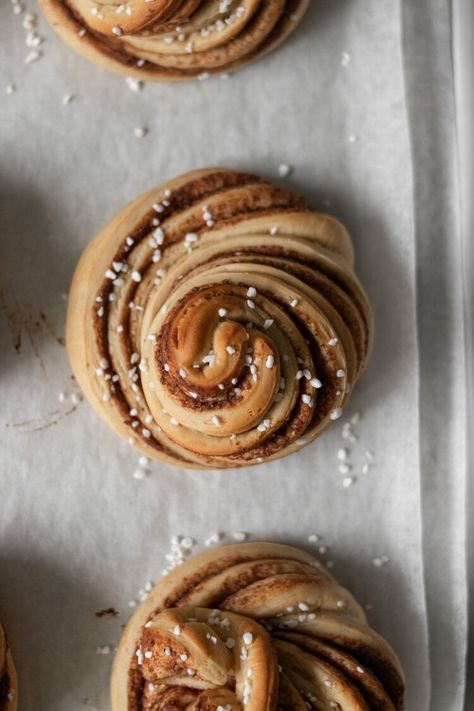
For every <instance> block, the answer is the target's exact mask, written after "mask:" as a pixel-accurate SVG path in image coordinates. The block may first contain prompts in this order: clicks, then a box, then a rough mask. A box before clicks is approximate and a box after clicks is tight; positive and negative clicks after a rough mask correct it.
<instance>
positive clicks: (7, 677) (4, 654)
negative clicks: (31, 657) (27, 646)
mask: <svg viewBox="0 0 474 711" xmlns="http://www.w3.org/2000/svg"><path fill="white" fill-rule="evenodd" d="M17 704H18V679H17V675H16V670H15V665H14V664H13V658H12V655H11V652H10V648H9V646H8V640H7V637H6V634H5V630H4V629H3V627H2V625H1V624H0V711H16V709H17Z"/></svg>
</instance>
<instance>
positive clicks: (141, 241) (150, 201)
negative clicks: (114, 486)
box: [66, 169, 373, 469]
mask: <svg viewBox="0 0 474 711" xmlns="http://www.w3.org/2000/svg"><path fill="white" fill-rule="evenodd" d="M372 330H373V329H372V316H371V311H370V307H369V304H368V302H367V298H366V296H365V294H364V292H363V290H362V287H361V286H360V284H359V282H358V280H357V278H356V276H355V274H354V271H353V251H352V244H351V240H350V238H349V236H348V234H347V232H346V230H345V229H344V227H343V226H342V225H341V224H340V223H339V222H337V220H335V219H333V218H332V217H330V216H328V215H324V214H320V213H317V212H314V211H313V210H311V209H310V208H309V207H308V206H307V204H306V203H305V201H304V200H303V199H302V198H300V197H298V196H296V195H294V194H293V193H292V192H290V191H288V190H287V189H285V188H283V187H279V186H276V185H273V184H271V183H270V182H268V181H266V180H264V179H262V178H259V177H256V176H254V175H249V174H247V173H239V172H236V171H231V170H223V169H213V170H201V171H195V172H193V173H190V174H187V175H184V176H182V177H180V178H177V179H176V180H173V181H171V182H169V183H166V184H165V185H163V186H161V187H159V188H156V189H155V190H152V191H151V192H149V193H146V194H145V195H142V196H141V197H140V198H138V199H137V200H135V201H134V202H132V203H131V204H129V205H128V206H127V207H125V208H124V209H123V210H122V211H121V212H120V213H119V214H118V215H117V216H116V217H115V218H114V219H113V220H112V221H111V222H109V224H108V225H107V226H106V227H105V228H104V229H103V230H102V231H101V232H100V233H99V234H98V235H97V237H95V239H94V240H93V241H92V242H91V243H90V244H89V246H88V247H87V249H86V250H85V252H84V254H83V256H82V258H81V260H80V262H79V265H78V267H77V270H76V273H75V275H74V279H73V282H72V286H71V291H70V296H69V308H68V318H67V327H66V341H67V347H68V351H69V355H70V360H71V364H72V368H73V371H74V373H75V375H76V377H77V380H78V382H79V384H80V385H81V387H82V389H83V390H84V393H85V394H86V396H87V397H88V398H89V400H90V401H91V402H92V404H93V405H94V407H95V408H96V409H97V410H98V411H99V412H100V414H101V415H102V416H103V417H104V418H105V419H106V420H107V422H108V423H109V424H110V425H112V427H113V428H114V429H115V430H116V431H117V432H118V433H119V434H120V435H122V436H123V437H124V438H126V439H127V440H128V441H129V442H130V443H131V444H134V445H136V446H137V448H138V449H139V450H140V451H141V452H142V453H143V454H145V455H146V456H148V457H151V458H153V459H158V460H161V461H164V462H168V463H170V464H176V465H178V466H183V467H197V468H212V469H215V468H226V467H237V466H243V465H248V464H256V463H258V462H262V461H269V460H272V459H276V458H278V457H282V456H284V455H287V454H290V453H291V452H293V451H296V450H298V449H300V448H301V447H302V446H303V445H304V444H307V443H308V442H311V441H312V440H314V439H315V438H316V437H317V436H318V435H320V434H321V432H323V431H324V430H325V429H326V428H327V427H328V425H329V424H330V423H331V422H332V421H333V420H336V419H337V418H338V417H339V416H340V414H341V412H342V408H343V407H344V406H345V404H346V403H347V401H348V399H349V394H350V392H351V390H352V388H353V386H354V385H355V383H356V381H357V379H358V378H359V376H360V374H361V372H362V370H363V368H364V366H365V364H366V361H367V358H368V354H369V351H370V347H371V341H372Z"/></svg>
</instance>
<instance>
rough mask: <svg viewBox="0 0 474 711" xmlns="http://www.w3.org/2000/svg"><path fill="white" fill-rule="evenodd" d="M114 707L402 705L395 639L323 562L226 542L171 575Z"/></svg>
mask: <svg viewBox="0 0 474 711" xmlns="http://www.w3.org/2000/svg"><path fill="white" fill-rule="evenodd" d="M111 695H112V711H145V710H147V711H148V710H151V709H153V711H159V709H176V710H178V709H182V710H183V711H192V710H193V709H195V710H197V709H199V710H202V709H206V710H208V711H222V709H226V710H227V711H240V710H241V709H243V708H245V709H246V711H277V710H278V711H307V709H328V710H330V709H336V710H337V709H339V711H401V710H402V709H403V695H404V681H403V672H402V669H401V667H400V662H399V660H398V658H397V656H396V654H395V653H394V652H393V650H392V649H391V647H390V646H389V645H388V644H387V642H385V640H384V639H382V637H380V636H379V635H378V634H377V633H376V632H374V630H372V629H371V628H370V627H369V626H368V624H367V620H366V618H365V614H364V612H363V610H362V608H361V607H360V606H359V605H358V604H357V602H356V601H355V600H354V598H353V597H352V595H351V594H350V593H349V592H348V591H347V590H345V589H344V588H342V587H341V586H340V585H339V584H338V583H337V582H336V580H335V579H334V578H333V577H332V576H331V575H330V574H329V573H328V571H327V570H326V569H325V568H324V566H323V565H322V564H321V563H320V562H319V561H317V560H316V559H315V558H313V557H312V556H311V555H308V554H307V553H304V552H303V551H301V550H299V549H297V548H293V547H290V546H285V545H277V544H272V543H249V544H239V545H233V546H225V547H222V548H218V549H215V550H213V551H209V552H206V553H203V554H201V555H198V556H196V557H195V558H194V559H191V560H188V561H186V562H185V563H183V564H182V565H180V566H179V567H178V568H176V569H175V570H174V571H173V572H172V573H170V574H169V575H168V576H166V577H165V578H163V579H162V581H161V582H160V583H158V585H157V586H156V587H155V588H154V590H153V591H152V592H151V593H150V595H149V597H148V598H147V599H146V601H145V602H144V603H142V605H141V606H140V608H139V609H138V610H137V612H136V613H135V614H134V615H133V617H132V618H131V620H130V622H129V623H128V625H127V627H126V628H125V631H124V634H123V636H122V639H121V641H120V644H119V647H118V650H117V653H116V656H115V660H114V665H113V670H112V680H111Z"/></svg>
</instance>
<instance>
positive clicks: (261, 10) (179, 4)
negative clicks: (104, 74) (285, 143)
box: [39, 0, 309, 81]
mask: <svg viewBox="0 0 474 711" xmlns="http://www.w3.org/2000/svg"><path fill="white" fill-rule="evenodd" d="M39 3H40V5H41V7H42V8H43V11H44V13H45V15H46V18H47V19H48V20H49V22H50V23H51V25H52V26H53V28H54V29H55V30H56V31H57V32H58V34H59V35H60V36H61V37H62V38H63V39H64V40H65V41H66V42H67V43H68V44H69V45H70V46H71V47H72V48H73V49H74V50H76V52H78V53H79V54H81V55H83V56H84V57H86V58H87V59H90V60H91V61H92V62H95V63H96V64H98V65H100V66H102V67H104V68H106V69H110V70H112V71H115V72H118V73H120V74H126V75H128V76H136V77H138V78H141V79H147V80H152V81H178V80H182V79H191V78H193V77H204V76H206V75H207V74H210V73H222V72H228V71H232V70H234V69H238V68H239V67H241V66H242V65H243V64H247V63H248V62H251V61H253V60H255V59H257V58H258V57H260V56H261V55H263V54H266V53H267V52H269V51H270V50H272V49H273V48H274V47H276V45H278V44H279V43H280V42H282V41H283V40H284V39H285V37H286V36H287V35H288V34H290V32H291V31H292V30H293V29H294V28H295V27H296V25H297V24H298V22H299V20H300V19H301V18H302V16H303V14H304V12H305V10H306V8H307V6H308V4H309V0H245V2H242V1H241V0H124V1H123V2H122V1H121V0H39Z"/></svg>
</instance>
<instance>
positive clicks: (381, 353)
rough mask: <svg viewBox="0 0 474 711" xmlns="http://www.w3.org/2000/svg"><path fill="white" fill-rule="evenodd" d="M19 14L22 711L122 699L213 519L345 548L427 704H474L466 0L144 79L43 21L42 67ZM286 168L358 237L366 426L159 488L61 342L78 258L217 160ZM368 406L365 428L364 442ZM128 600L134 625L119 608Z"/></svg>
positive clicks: (339, 564) (2, 428)
mask: <svg viewBox="0 0 474 711" xmlns="http://www.w3.org/2000/svg"><path fill="white" fill-rule="evenodd" d="M19 7H22V8H24V11H23V12H21V14H19V15H15V14H14V13H13V12H12V9H13V7H12V5H11V4H10V2H7V0H4V2H3V3H2V5H1V7H0V28H1V30H0V32H1V37H2V39H1V42H0V62H1V76H2V82H3V87H0V93H1V96H2V98H1V101H0V122H1V123H0V125H1V147H0V156H1V159H0V190H1V197H2V205H1V211H0V224H1V256H0V274H1V300H0V306H1V314H0V319H1V334H0V339H1V343H0V388H1V399H0V447H1V464H0V468H1V469H0V492H1V493H0V542H1V548H0V580H1V582H0V617H1V619H2V620H3V621H4V623H5V624H6V626H7V629H8V633H9V637H10V641H11V646H12V649H13V653H14V656H15V660H16V663H17V667H18V671H19V676H20V697H21V702H20V708H21V709H22V711H38V709H41V711H78V710H79V709H87V708H89V709H97V710H99V711H104V710H106V709H108V708H109V701H108V677H109V671H110V665H111V660H112V653H113V648H114V646H115V644H116V643H117V641H118V639H119V636H120V631H121V625H123V623H124V622H125V621H126V620H127V618H128V616H129V614H130V613H131V612H132V608H131V607H130V606H129V601H131V600H136V599H137V595H138V591H139V589H140V588H142V587H143V586H144V584H145V583H146V581H149V580H156V579H157V578H159V576H160V574H161V570H162V569H163V567H164V565H165V564H166V560H165V557H164V556H165V554H166V553H167V552H168V550H169V547H170V538H171V537H172V536H174V535H182V534H187V535H190V536H193V537H194V538H195V539H196V540H197V541H198V544H197V545H196V548H195V550H196V551H197V550H199V548H200V547H202V546H204V541H205V540H206V539H207V538H209V536H210V535H211V534H212V533H215V532H221V533H223V534H225V536H224V538H223V542H228V541H230V540H232V535H233V533H234V532H237V531H246V532H248V533H249V534H251V537H252V538H253V539H268V540H275V541H284V542H289V543H294V544H297V545H302V546H304V547H306V548H308V549H309V550H312V551H314V552H316V553H318V550H319V548H321V552H320V555H321V558H322V559H323V560H325V561H326V562H327V561H330V564H333V566H334V567H333V573H334V574H335V575H336V576H337V577H338V578H339V579H340V581H341V582H342V583H343V584H345V585H346V586H347V587H349V588H350V590H351V591H352V592H353V593H354V594H355V595H356V596H357V597H358V598H359V600H360V601H361V603H362V604H364V605H367V610H368V615H369V619H370V621H371V623H372V624H373V626H374V627H375V628H376V629H377V630H378V631H379V632H381V633H382V634H383V635H385V636H386V638H387V639H388V640H389V641H390V643H391V644H392V645H393V646H394V648H395V649H396V650H397V652H398V653H399V655H400V657H401V660H402V663H403V665H404V668H405V670H406V676H407V709H409V710H413V711H414V710H415V709H416V711H428V709H430V710H431V711H435V710H436V711H438V709H439V710H440V711H441V710H442V711H461V708H462V695H463V688H464V681H465V678H464V669H463V661H464V656H465V643H466V642H465V629H466V614H465V608H466V575H465V562H464V532H465V518H464V508H463V493H464V474H465V439H464V418H465V394H464V334H463V326H462V302H461V291H460V284H459V282H457V281H456V275H457V273H458V270H459V267H460V253H459V243H458V238H459V234H458V226H457V212H456V211H457V202H456V200H457V187H456V173H455V165H454V153H455V152H454V143H453V140H454V130H453V127H454V116H453V97H452V71H451V63H450V47H449V43H450V25H449V15H448V13H447V10H448V2H447V0H429V1H428V0H421V1H420V2H418V0H417V2H416V3H414V2H410V0H406V2H400V1H399V0H313V2H312V3H311V7H310V10H309V12H308V15H307V17H306V19H305V21H304V23H303V24H302V25H301V26H300V28H299V29H298V30H297V31H296V32H295V33H294V35H293V36H292V37H291V38H290V40H289V41H287V42H286V44H285V45H284V46H283V47H281V48H280V49H279V50H278V51H277V52H275V53H274V54H272V55H271V56H269V57H268V58H266V59H264V60H262V61H260V62H259V63H257V64H255V65H254V66H251V67H249V68H246V69H244V70H242V71H240V72H239V73H238V74H235V75H234V76H232V77H230V78H228V79H223V78H218V77H216V78H213V79H210V80H207V81H201V82H195V83H191V84H184V85H183V84H182V85H174V86H173V85H170V86H164V85H161V86H160V85H150V84H147V85H146V86H145V87H144V88H143V89H142V90H141V91H138V92H134V91H132V90H131V89H130V88H129V86H127V83H126V82H125V81H124V79H122V78H119V77H115V76H113V75H110V74H107V73H105V72H103V71H102V70H99V69H97V68H95V67H94V66H93V65H90V64H89V63H87V62H86V61H85V60H83V59H81V58H80V57H78V56H76V55H75V54H74V53H72V52H71V51H70V50H69V49H68V48H67V47H66V46H64V45H63V44H62V43H61V41H60V40H59V39H58V38H57V37H56V36H55V35H54V34H53V32H52V31H51V30H50V29H49V28H48V27H47V26H46V24H45V22H44V21H43V20H42V19H41V18H40V19H39V20H38V22H37V25H36V32H37V33H38V34H39V35H40V36H41V37H43V38H44V43H43V44H42V45H41V46H40V47H39V50H40V51H41V53H42V55H43V56H42V57H41V58H40V59H38V60H37V61H33V62H29V63H25V61H24V60H25V58H26V57H27V56H28V55H29V54H30V52H32V51H36V50H35V49H34V48H31V47H27V46H26V44H25V40H26V38H27V35H28V32H29V30H28V29H27V28H25V27H23V23H24V24H26V25H28V24H31V22H30V23H29V22H28V20H26V23H25V12H26V11H31V12H37V8H36V7H35V6H34V5H33V3H32V0H24V2H23V0H22V4H21V5H19ZM29 42H30V44H31V39H30V40H29ZM10 85H12V86H10ZM136 129H147V133H146V135H144V136H142V137H137V136H136V135H135V134H136ZM139 133H140V132H139ZM280 164H288V165H290V166H293V172H292V174H291V176H290V177H289V178H287V179H285V182H286V184H287V185H289V186H290V187H293V188H294V189H295V190H298V191H300V192H302V193H303V194H304V195H305V196H306V197H307V198H308V200H310V202H311V203H312V204H313V205H314V206H315V207H318V208H321V209H325V210H329V211H331V212H333V214H335V215H336V216H337V217H338V218H340V219H341V220H342V221H344V222H345V224H346V225H347V227H348V228H349V230H350V232H351V234H352V235H353V238H354V243H355V247H356V253H357V266H358V273H359V274H360V276H361V279H362V281H363V283H364V284H365V286H366V288H367V291H368V293H369V296H370V298H371V300H372V303H373V306H374V310H375V316H376V328H377V333H376V347H375V352H374V357H373V360H372V363H371V365H370V367H369V369H368V371H367V374H366V375H365V377H364V378H363V380H362V381H361V382H360V384H359V386H358V388H357V391H356V393H355V395H354V399H353V402H352V404H351V407H350V409H349V411H348V412H347V414H346V415H345V416H344V418H343V420H342V421H341V422H339V423H337V424H335V425H334V427H333V428H332V429H331V430H330V431H329V432H328V433H327V434H326V435H324V437H323V438H322V439H321V440H320V441H319V442H317V443H316V444H315V445H313V446H311V447H309V448H307V449H305V450H303V451H301V452H300V453H299V454H297V455H294V456H292V457H291V458H290V459H287V460H283V461H281V462H276V463H272V464H268V465H262V466H260V467H258V468H251V469H248V470H239V471H225V472H222V473H215V472H207V473H199V472H187V471H184V470H174V469H169V468H167V467H165V466H160V465H151V466H150V474H149V476H147V477H146V478H145V479H142V480H137V479H135V478H134V477H133V473H134V471H135V470H136V469H137V468H138V466H139V465H138V455H137V454H136V453H135V452H134V451H133V450H132V449H131V448H130V447H129V446H127V445H126V444H124V443H123V442H121V441H120V440H119V439H117V437H116V436H115V435H114V434H113V433H112V432H111V431H110V430H109V429H108V428H107V426H106V425H105V424H104V423H103V422H102V421H101V420H100V419H99V418H98V417H97V416H96V414H95V413H94V412H93V411H92V409H91V408H90V407H89V405H88V404H87V402H85V401H80V400H79V395H78V391H77V388H76V387H75V386H74V383H73V381H72V380H71V375H70V370H69V367H68V363H67V358H66V353H65V349H64V347H63V345H62V344H61V342H62V337H63V335H64V317H65V311H66V300H65V298H64V295H65V294H66V292H67V289H68V285H69V282H70V279H71V275H72V272H73V269H74V266H75V264H76V262H77V260H78V258H79V255H80V253H81V251H82V249H83V248H84V247H85V245H86V244H87V242H88V240H89V239H90V238H91V236H92V235H93V234H94V233H95V232H96V231H97V230H99V229H100V228H101V227H102V225H103V224H104V223H105V222H106V221H107V220H108V219H109V218H110V217H111V216H112V215H113V214H114V213H115V212H116V211H117V210H118V209H119V208H120V207H121V206H122V205H123V204H124V203H125V202H126V201H129V200H130V199H131V198H133V197H135V196H136V195H138V194H140V193H141V192H142V191H144V190H146V189H148V188H150V187H152V186H154V185H157V184H159V183H160V182H161V181H162V180H164V179H167V178H170V177H173V176H175V175H177V174H179V173H181V172H184V171H187V170H190V169H193V168H196V167H203V166H209V165H222V166H229V167H236V168H243V169H248V170H251V171H255V172H261V173H263V174H264V175H266V176H268V177H274V178H275V179H278V166H279V165H280ZM356 413H359V414H360V421H359V422H358V423H357V424H354V425H353V426H352V432H353V433H354V434H355V436H356V437H357V440H356V441H349V440H345V439H343V438H342V431H343V425H344V422H348V421H349V420H350V418H351V417H353V416H354V415H355V414H356ZM355 419H357V418H355ZM343 447H347V448H348V450H349V460H348V461H349V464H350V465H351V469H350V472H349V473H341V472H340V471H339V465H340V460H339V459H338V451H339V450H340V449H341V448H343ZM364 465H368V466H364ZM348 476H350V477H353V478H354V482H353V484H352V485H350V486H346V487H345V486H344V479H345V478H347V477H348ZM345 483H346V484H347V483H348V482H347V481H346V482H345ZM312 534H318V535H319V536H320V539H319V541H318V542H316V543H310V542H309V541H308V537H309V536H311V535H312ZM325 549H326V550H325ZM109 607H113V608H115V609H116V610H117V611H118V612H119V616H118V617H116V618H114V617H111V616H108V615H106V616H104V617H101V618H98V617H96V616H95V612H97V611H100V610H102V609H105V608H109ZM109 647H110V651H111V653H110V654H107V651H108V648H109ZM97 651H99V652H101V653H97Z"/></svg>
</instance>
